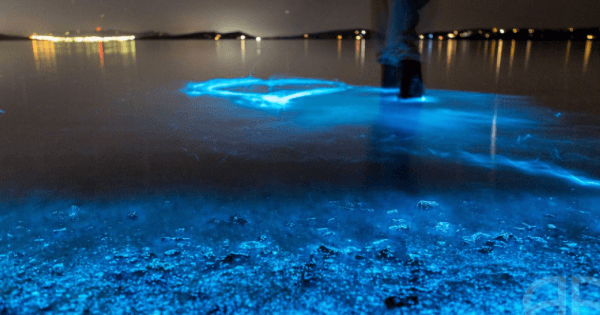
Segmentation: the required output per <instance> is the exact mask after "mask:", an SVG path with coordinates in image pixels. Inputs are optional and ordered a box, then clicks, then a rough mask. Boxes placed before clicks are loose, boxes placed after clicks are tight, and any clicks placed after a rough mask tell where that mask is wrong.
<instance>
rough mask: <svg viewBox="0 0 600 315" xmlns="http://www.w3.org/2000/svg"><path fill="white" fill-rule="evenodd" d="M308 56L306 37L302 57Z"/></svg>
mask: <svg viewBox="0 0 600 315" xmlns="http://www.w3.org/2000/svg"><path fill="white" fill-rule="evenodd" d="M307 56H308V39H305V40H304V57H307Z"/></svg>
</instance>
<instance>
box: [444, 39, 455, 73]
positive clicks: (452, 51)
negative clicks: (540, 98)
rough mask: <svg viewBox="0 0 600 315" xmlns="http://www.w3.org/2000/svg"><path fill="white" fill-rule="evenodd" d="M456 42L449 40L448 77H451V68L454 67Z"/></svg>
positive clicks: (447, 50)
mask: <svg viewBox="0 0 600 315" xmlns="http://www.w3.org/2000/svg"><path fill="white" fill-rule="evenodd" d="M455 45H456V41H455V40H448V47H446V77H448V75H450V66H451V65H452V59H453V57H454V54H455V53H456V48H455Z"/></svg>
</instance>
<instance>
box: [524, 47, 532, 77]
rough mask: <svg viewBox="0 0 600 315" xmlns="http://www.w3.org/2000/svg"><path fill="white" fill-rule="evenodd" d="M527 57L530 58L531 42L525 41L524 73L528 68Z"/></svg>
mask: <svg viewBox="0 0 600 315" xmlns="http://www.w3.org/2000/svg"><path fill="white" fill-rule="evenodd" d="M529 57H531V41H530V40H528V41H527V48H526V50H525V71H527V67H528V66H529Z"/></svg>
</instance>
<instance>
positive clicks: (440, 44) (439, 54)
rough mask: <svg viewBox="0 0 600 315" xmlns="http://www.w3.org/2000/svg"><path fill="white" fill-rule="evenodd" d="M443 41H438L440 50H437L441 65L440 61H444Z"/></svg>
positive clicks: (438, 61)
mask: <svg viewBox="0 0 600 315" xmlns="http://www.w3.org/2000/svg"><path fill="white" fill-rule="evenodd" d="M442 43H443V41H441V40H440V41H438V51H437V56H438V58H437V64H438V65H439V64H440V62H441V61H442Z"/></svg>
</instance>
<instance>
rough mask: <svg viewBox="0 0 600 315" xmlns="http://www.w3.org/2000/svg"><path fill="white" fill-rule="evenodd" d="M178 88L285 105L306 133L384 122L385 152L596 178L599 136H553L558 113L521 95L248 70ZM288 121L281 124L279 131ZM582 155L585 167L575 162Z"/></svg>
mask: <svg viewBox="0 0 600 315" xmlns="http://www.w3.org/2000/svg"><path fill="white" fill-rule="evenodd" d="M257 90H261V91H260V92H255V91H257ZM182 91H183V92H184V93H186V94H187V95H189V96H190V97H198V96H205V97H217V98H224V99H227V100H230V101H231V102H233V103H235V104H237V105H239V106H242V107H247V108H256V109H265V110H269V109H274V110H278V111H279V110H283V111H286V112H287V114H288V116H286V120H287V122H286V123H287V124H291V125H293V128H291V129H293V130H296V131H298V130H302V131H304V132H306V133H311V132H314V131H315V130H319V131H320V132H324V131H325V130H330V129H332V128H334V127H335V126H342V125H348V124H356V125H362V124H372V125H375V126H379V127H385V128H387V130H385V131H384V132H383V133H381V134H379V135H377V136H379V137H380V138H373V141H374V142H375V143H378V144H380V145H377V146H376V147H377V148H376V149H375V150H381V151H383V152H385V153H386V154H389V155H394V154H400V153H402V154H409V155H410V156H413V157H421V158H435V159H440V160H444V161H445V162H446V163H455V164H462V165H468V166H476V167H482V168H486V169H494V170H496V169H497V170H509V171H515V172H521V173H524V174H528V175H532V176H543V177H552V178H556V179H558V180H564V181H567V182H569V183H571V184H575V185H580V186H586V187H600V181H599V180H598V179H596V178H594V177H591V176H593V175H597V174H591V175H590V174H587V173H586V171H587V170H590V169H594V168H596V167H598V166H600V165H599V164H598V160H597V159H596V158H595V157H594V155H593V154H590V153H592V152H594V151H593V147H594V146H596V145H598V141H597V140H595V139H581V138H579V139H572V138H570V137H569V136H568V135H564V134H562V137H559V134H557V133H556V131H558V130H561V129H563V128H565V126H563V125H561V120H560V118H561V116H562V115H561V114H560V113H559V114H555V115H553V114H552V113H551V112H549V111H547V110H544V109H542V108H539V107H535V103H534V100H533V99H530V98H527V97H520V96H510V95H493V94H484V93H471V92H456V91H454V92H450V91H442V90H429V91H428V92H427V95H426V96H424V97H422V98H418V99H409V100H402V99H399V98H398V97H397V96H396V91H395V90H394V89H388V88H379V87H370V86H353V85H348V84H345V83H342V82H337V81H327V80H319V79H304V78H272V79H260V78H252V77H246V78H231V79H214V80H209V81H205V82H200V83H188V84H187V86H186V87H185V88H184V89H183V90H182ZM532 105H533V106H532ZM277 115H283V114H282V113H278V114H277ZM287 129H288V128H287V127H285V128H284V127H283V126H281V131H282V132H286V131H285V130H287ZM399 134H405V135H406V134H409V136H408V138H407V137H398V135H399ZM248 140H250V141H251V139H248ZM415 144H416V145H415ZM582 160H585V161H586V165H585V168H586V169H585V170H581V169H577V168H576V167H577V166H581V163H580V162H581V161H582ZM591 161H594V162H595V163H591Z"/></svg>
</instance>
